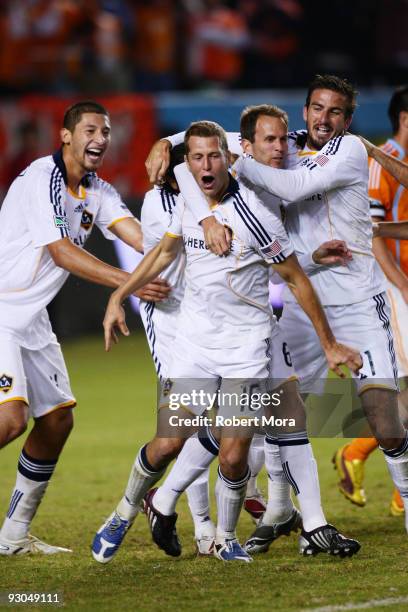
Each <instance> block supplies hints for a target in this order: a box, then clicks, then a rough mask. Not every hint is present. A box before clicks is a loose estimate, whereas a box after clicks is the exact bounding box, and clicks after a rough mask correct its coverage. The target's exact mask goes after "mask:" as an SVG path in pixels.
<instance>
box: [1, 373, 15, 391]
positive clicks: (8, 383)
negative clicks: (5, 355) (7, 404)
mask: <svg viewBox="0 0 408 612" xmlns="http://www.w3.org/2000/svg"><path fill="white" fill-rule="evenodd" d="M12 386H13V378H12V376H8V375H7V374H2V375H1V376H0V391H3V393H8V392H9V391H10V389H11V388H12Z"/></svg>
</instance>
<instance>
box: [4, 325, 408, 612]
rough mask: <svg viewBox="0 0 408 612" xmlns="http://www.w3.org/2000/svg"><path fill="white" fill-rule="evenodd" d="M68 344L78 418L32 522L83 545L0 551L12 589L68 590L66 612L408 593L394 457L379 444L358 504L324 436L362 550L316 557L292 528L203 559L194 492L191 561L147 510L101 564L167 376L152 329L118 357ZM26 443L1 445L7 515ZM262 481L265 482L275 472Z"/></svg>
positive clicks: (326, 487)
mask: <svg viewBox="0 0 408 612" xmlns="http://www.w3.org/2000/svg"><path fill="white" fill-rule="evenodd" d="M64 352H65V356H66V360H67V364H68V369H69V371H70V374H71V382H72V387H73V390H74V392H75V394H76V396H77V399H78V408H77V409H76V427H75V429H74V431H73V433H72V436H71V439H70V440H69V442H68V444H67V447H66V449H65V451H64V453H63V456H62V459H61V461H60V464H59V466H58V468H57V471H56V473H55V476H54V477H53V480H52V483H51V485H50V487H49V490H48V492H47V495H46V497H45V499H44V502H43V504H42V506H41V509H40V511H39V514H38V516H37V518H36V519H35V522H34V523H33V529H32V531H33V533H34V534H35V535H37V536H38V537H40V538H42V539H44V540H46V541H48V542H50V543H55V544H58V545H61V546H67V547H70V548H72V549H73V550H74V553H73V554H72V555H57V556H54V557H48V558H47V557H41V556H32V557H29V556H24V557H15V558H0V592H3V593H4V592H6V591H7V592H8V591H25V592H39V591H59V592H60V593H62V594H63V598H64V603H65V607H66V609H69V610H86V611H87V610H98V611H102V610H109V611H116V610H141V611H153V610H154V611H156V610H157V611H159V610H160V611H164V610H177V611H184V610H192V609H194V610H206V611H218V610H233V609H234V610H235V609H236V610H240V609H243V610H246V609H251V608H254V609H256V610H259V609H261V610H262V609H271V610H287V611H291V610H302V609H313V610H314V609H319V608H321V607H324V606H333V607H332V608H331V609H332V610H335V609H338V608H336V607H335V606H336V605H344V604H351V603H355V604H358V603H359V602H360V603H362V602H367V601H372V600H383V599H384V600H389V599H390V598H391V600H393V599H395V600H398V599H399V598H400V599H403V598H407V599H406V601H407V602H408V580H407V562H406V558H407V557H406V555H407V548H408V547H407V536H406V534H405V532H404V526H403V520H402V519H399V518H397V519H396V518H392V517H390V516H389V515H388V505H389V499H390V495H391V491H392V484H391V482H390V480H389V478H388V475H387V473H386V468H385V463H384V460H383V458H382V457H381V455H380V453H379V452H376V453H374V455H373V456H372V457H371V458H370V460H369V464H368V469H367V478H366V491H367V494H368V497H369V502H368V505H367V507H366V508H365V509H360V508H356V507H353V506H352V505H351V504H349V503H348V502H347V501H346V500H344V499H343V498H342V497H341V496H340V495H339V493H338V492H337V488H336V478H335V473H334V472H333V469H332V465H331V463H330V458H331V456H332V453H333V451H334V449H335V448H337V446H339V445H340V444H341V443H342V441H341V440H340V439H320V440H315V441H314V443H313V445H314V450H315V454H316V458H317V460H318V466H319V473H320V478H321V489H322V497H323V503H324V507H325V510H326V514H327V518H328V520H329V521H331V522H333V523H335V524H336V526H337V527H339V528H340V529H341V530H344V531H345V532H347V534H348V535H350V536H354V537H357V538H358V539H359V540H360V541H361V543H362V550H361V551H360V553H359V554H358V555H357V557H355V558H353V559H347V560H344V561H341V560H338V559H334V558H329V557H327V556H326V555H320V556H318V557H316V558H313V559H306V558H303V557H301V556H300V555H299V554H298V551H297V538H296V536H291V537H290V538H282V539H281V540H279V541H278V542H276V543H275V544H274V545H273V547H272V548H271V550H270V551H269V553H268V554H266V555H262V556H258V557H256V558H255V561H254V563H252V564H249V565H246V564H239V563H238V564H232V565H224V564H222V563H221V562H219V561H217V560H215V559H197V558H196V557H195V553H194V546H193V539H192V523H191V519H190V517H189V514H188V510H187V503H186V501H185V498H184V497H183V498H182V500H181V503H180V504H179V508H178V512H179V521H178V530H179V534H180V537H181V540H182V543H183V554H182V556H181V557H180V558H179V559H172V558H170V557H166V555H164V553H162V552H161V551H159V550H158V549H157V548H156V546H155V545H154V544H153V543H152V542H151V539H150V533H149V531H148V529H147V524H146V519H145V517H143V516H140V517H138V518H137V520H136V522H135V524H134V526H133V528H132V530H131V531H130V532H129V534H128V536H127V539H126V540H125V543H124V545H123V549H122V550H121V551H120V553H119V554H118V556H117V557H116V558H115V560H114V561H113V562H112V563H110V564H109V565H99V564H97V563H96V562H95V561H93V559H92V557H91V554H90V543H91V541H92V538H93V535H94V532H95V530H96V529H97V528H98V527H99V525H100V523H101V522H102V520H103V519H104V518H105V517H106V516H107V515H108V514H109V513H110V512H111V511H112V509H113V507H114V506H115V504H116V502H117V501H118V499H119V498H120V496H121V494H122V491H123V488H124V486H125V484H126V481H127V477H128V472H129V469H130V466H131V463H132V462H133V459H134V456H135V453H136V451H137V449H138V448H139V446H140V444H141V443H142V442H143V441H145V440H147V439H149V437H150V436H151V435H152V433H153V431H154V423H155V418H154V404H155V376H154V372H153V368H152V366H151V363H150V358H149V355H148V352H147V347H146V343H145V340H144V337H143V335H142V334H141V333H140V334H137V333H135V334H132V336H131V337H130V338H129V339H127V340H124V341H121V343H120V345H119V346H117V347H114V350H113V351H112V352H111V353H110V354H109V355H106V354H104V352H103V346H102V337H99V338H96V339H87V340H83V341H78V342H72V343H66V344H65V346H64ZM20 447H21V442H20V441H17V442H15V443H13V444H11V445H10V446H9V447H7V448H6V449H4V450H3V451H2V453H1V465H2V470H1V472H2V478H1V485H2V486H1V489H0V509H1V513H2V514H3V513H4V512H5V510H6V508H7V505H8V501H9V496H10V491H11V487H12V486H13V484H14V478H15V466H16V461H17V457H18V453H19V450H20ZM260 483H261V488H262V489H263V490H264V491H265V490H266V476H265V475H264V474H263V475H262V477H261V479H260ZM252 529H253V526H252V524H251V522H250V520H249V518H248V517H247V516H242V517H241V519H240V524H239V536H240V538H241V540H244V539H245V538H246V537H247V536H248V535H249V534H250V533H251V530H252ZM388 603H389V602H388ZM373 606H374V604H372V603H371V604H369V605H368V606H367V608H371V607H373ZM20 607H24V608H25V609H27V608H28V607H31V608H32V606H20ZM390 607H392V609H393V610H406V609H408V603H394V604H393V605H391V606H390V605H386V603H385V604H384V605H382V606H379V607H377V608H376V609H377V610H382V609H384V610H385V609H386V610H389V609H390ZM348 609H358V608H356V607H350V608H348Z"/></svg>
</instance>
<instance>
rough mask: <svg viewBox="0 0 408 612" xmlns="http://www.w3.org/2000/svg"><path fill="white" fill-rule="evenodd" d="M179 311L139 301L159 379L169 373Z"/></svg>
mask: <svg viewBox="0 0 408 612" xmlns="http://www.w3.org/2000/svg"><path fill="white" fill-rule="evenodd" d="M179 312H180V309H179V308H176V309H173V310H170V309H168V310H167V309H164V308H160V307H158V306H157V305H156V304H155V303H154V302H143V301H141V302H140V316H141V318H142V321H143V325H144V328H145V332H146V338H147V342H148V344H149V348H150V352H151V355H152V359H153V363H154V367H155V368H156V373H157V376H158V377H159V378H160V379H163V378H167V377H168V375H169V365H170V363H171V360H172V354H173V345H174V338H175V335H176V331H177V321H178V315H179Z"/></svg>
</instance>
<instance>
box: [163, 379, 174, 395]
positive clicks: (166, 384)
mask: <svg viewBox="0 0 408 612" xmlns="http://www.w3.org/2000/svg"><path fill="white" fill-rule="evenodd" d="M172 387H173V381H172V380H171V378H166V380H165V381H164V383H163V395H164V396H165V397H167V395H169V394H170V391H171V389H172Z"/></svg>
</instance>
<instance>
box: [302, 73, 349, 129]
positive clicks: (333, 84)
mask: <svg viewBox="0 0 408 612" xmlns="http://www.w3.org/2000/svg"><path fill="white" fill-rule="evenodd" d="M316 89H330V90H331V91H336V92H337V93H339V94H342V95H343V96H345V97H346V98H347V106H346V113H345V114H346V119H348V118H350V117H352V116H353V113H354V111H355V110H356V107H357V102H356V98H357V95H358V92H357V90H355V89H354V87H353V85H352V84H351V83H350V82H349V81H347V79H341V78H340V77H338V76H336V75H334V74H323V75H321V74H316V76H315V77H314V79H313V81H312V82H311V83H310V85H309V89H308V92H307V97H306V107H307V108H308V107H309V104H310V99H311V97H312V93H313V92H314V91H315V90H316Z"/></svg>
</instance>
